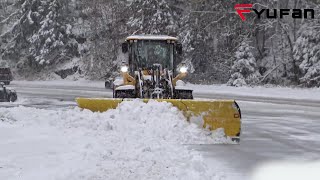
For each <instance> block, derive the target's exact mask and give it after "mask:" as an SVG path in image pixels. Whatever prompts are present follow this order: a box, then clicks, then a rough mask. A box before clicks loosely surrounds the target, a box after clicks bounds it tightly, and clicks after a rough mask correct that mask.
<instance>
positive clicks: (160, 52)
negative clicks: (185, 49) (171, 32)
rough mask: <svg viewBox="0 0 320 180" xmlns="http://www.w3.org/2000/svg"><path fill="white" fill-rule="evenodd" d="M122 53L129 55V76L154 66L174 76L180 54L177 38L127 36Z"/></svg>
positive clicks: (180, 49)
mask: <svg viewBox="0 0 320 180" xmlns="http://www.w3.org/2000/svg"><path fill="white" fill-rule="evenodd" d="M122 51H123V52H124V53H128V55H129V59H128V62H127V63H128V65H129V69H130V74H132V73H134V71H137V70H139V69H142V70H148V69H150V68H152V66H153V65H154V64H160V65H161V66H162V67H163V68H166V69H169V70H172V71H173V73H174V74H175V69H176V66H177V64H178V63H179V60H180V59H181V58H180V57H179V55H181V54H182V48H181V45H180V44H179V43H177V38H175V37H171V36H151V35H149V36H148V35H138V36H129V37H128V38H127V39H126V41H125V43H123V44H122Z"/></svg>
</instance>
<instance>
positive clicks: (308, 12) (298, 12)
mask: <svg viewBox="0 0 320 180" xmlns="http://www.w3.org/2000/svg"><path fill="white" fill-rule="evenodd" d="M234 8H235V10H236V11H237V13H238V15H239V16H240V18H241V19H242V21H245V20H246V17H245V15H244V14H247V13H252V12H254V13H255V14H256V15H257V16H258V18H259V19H260V18H261V17H266V18H267V19H276V18H280V19H282V18H284V17H285V16H291V17H292V18H293V19H302V18H304V19H307V18H311V19H314V10H313V9H261V10H257V9H254V8H253V4H236V5H235V6H234ZM263 15H264V16H263Z"/></svg>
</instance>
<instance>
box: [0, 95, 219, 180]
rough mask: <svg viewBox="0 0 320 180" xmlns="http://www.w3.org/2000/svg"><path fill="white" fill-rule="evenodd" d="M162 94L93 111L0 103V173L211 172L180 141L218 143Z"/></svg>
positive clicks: (189, 175)
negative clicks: (155, 98)
mask: <svg viewBox="0 0 320 180" xmlns="http://www.w3.org/2000/svg"><path fill="white" fill-rule="evenodd" d="M221 142H225V140H221V139H220V138H219V139H218V140H215V139H214V138H212V137H211V136H210V134H209V133H208V132H205V131H203V130H201V129H200V128H198V127H197V125H192V124H189V123H187V122H186V121H185V119H184V117H183V115H182V113H181V112H180V111H178V110H177V109H176V108H175V107H172V105H171V104H169V103H166V102H162V103H159V102H155V101H150V102H149V103H147V104H146V103H143V102H141V101H139V100H135V101H128V102H123V103H122V104H120V106H119V107H118V108H117V109H115V110H110V111H107V112H104V113H92V112H91V111H88V110H80V109H78V108H70V109H65V110H44V109H36V108H26V107H16V108H8V109H6V108H0V144H1V148H0V179H10V180H11V179H12V180H15V179H19V180H20V179H32V180H37V179H39V180H40V179H54V180H55V179H59V180H64V179H66V180H67V179H68V180H69V179H77V180H78V179H213V178H220V177H219V176H217V174H212V172H211V173H210V172H209V170H208V169H207V167H206V165H205V163H204V162H203V159H202V157H201V155H200V154H199V153H198V152H197V151H193V150H192V149H190V148H188V147H187V146H186V145H184V144H195V143H196V144H199V143H221Z"/></svg>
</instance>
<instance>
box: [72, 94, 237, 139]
mask: <svg viewBox="0 0 320 180" xmlns="http://www.w3.org/2000/svg"><path fill="white" fill-rule="evenodd" d="M128 100H130V99H112V98H77V99H76V101H77V103H78V106H79V107H80V108H83V109H89V110H91V111H93V112H104V111H107V110H109V109H115V108H117V106H118V104H119V103H121V102H122V101H128ZM155 100H156V101H158V102H164V101H165V102H168V103H171V104H172V105H173V106H175V107H177V108H178V109H179V110H181V111H183V114H184V115H185V117H186V118H187V119H188V120H190V118H192V117H200V118H202V120H203V121H202V122H203V124H202V126H203V128H208V129H210V130H216V129H218V128H223V129H224V132H225V135H226V136H228V137H231V138H239V136H240V131H241V112H240V109H239V107H238V105H237V103H236V102H235V101H233V100H181V99H155ZM143 101H144V102H148V101H149V99H144V100H143Z"/></svg>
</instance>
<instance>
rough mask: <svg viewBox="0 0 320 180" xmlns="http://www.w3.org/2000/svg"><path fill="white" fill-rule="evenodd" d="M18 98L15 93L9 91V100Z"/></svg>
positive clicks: (13, 100)
mask: <svg viewBox="0 0 320 180" xmlns="http://www.w3.org/2000/svg"><path fill="white" fill-rule="evenodd" d="M17 99H18V97H17V94H15V93H11V94H10V96H9V102H15V101H16V100H17Z"/></svg>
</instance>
